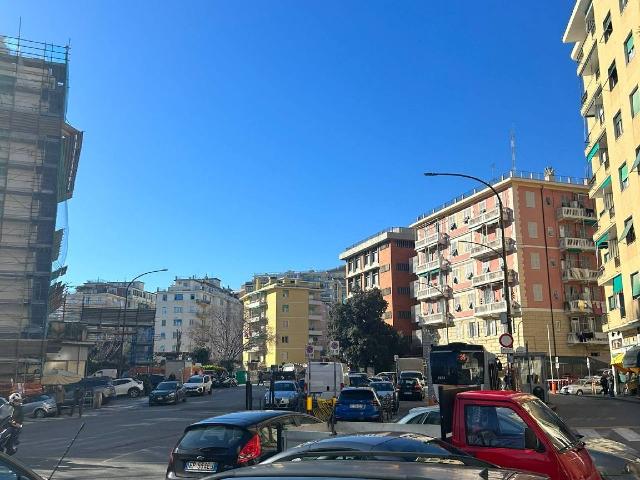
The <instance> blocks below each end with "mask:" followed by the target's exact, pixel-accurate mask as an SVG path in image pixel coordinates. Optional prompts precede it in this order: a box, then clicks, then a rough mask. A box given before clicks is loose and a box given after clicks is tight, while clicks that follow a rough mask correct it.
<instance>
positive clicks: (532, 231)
mask: <svg viewBox="0 0 640 480" xmlns="http://www.w3.org/2000/svg"><path fill="white" fill-rule="evenodd" d="M527 229H528V230H529V238H538V224H537V223H536V222H529V223H528V224H527Z"/></svg>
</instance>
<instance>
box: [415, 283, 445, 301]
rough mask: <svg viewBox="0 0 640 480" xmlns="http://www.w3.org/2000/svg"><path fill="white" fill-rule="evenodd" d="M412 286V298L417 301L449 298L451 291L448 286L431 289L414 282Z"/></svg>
mask: <svg viewBox="0 0 640 480" xmlns="http://www.w3.org/2000/svg"><path fill="white" fill-rule="evenodd" d="M414 285H415V287H414V290H415V292H414V296H415V298H416V300H418V301H420V300H429V299H432V298H440V297H446V298H449V297H451V293H452V290H451V287H450V286H448V285H443V286H435V287H432V286H428V285H420V284H419V282H415V284H414Z"/></svg>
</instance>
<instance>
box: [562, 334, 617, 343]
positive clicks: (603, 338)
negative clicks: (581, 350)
mask: <svg viewBox="0 0 640 480" xmlns="http://www.w3.org/2000/svg"><path fill="white" fill-rule="evenodd" d="M567 343H568V344H569V345H579V344H585V343H586V344H596V345H608V344H609V337H608V336H607V334H606V333H603V332H577V333H576V332H569V333H568V334H567Z"/></svg>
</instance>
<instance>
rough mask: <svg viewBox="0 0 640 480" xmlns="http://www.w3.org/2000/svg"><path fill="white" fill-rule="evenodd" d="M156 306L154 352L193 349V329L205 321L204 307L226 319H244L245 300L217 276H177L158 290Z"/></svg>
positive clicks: (164, 352) (231, 320) (233, 320)
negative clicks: (221, 283) (163, 288)
mask: <svg viewBox="0 0 640 480" xmlns="http://www.w3.org/2000/svg"><path fill="white" fill-rule="evenodd" d="M155 308H156V325H155V340H154V352H155V353H157V354H160V355H162V354H168V353H175V354H177V353H190V352H193V350H194V348H195V346H196V345H195V342H194V338H193V335H191V331H192V330H193V329H194V328H195V327H196V326H197V325H198V323H201V322H202V321H203V317H202V316H201V315H200V314H201V313H202V311H203V309H204V308H209V309H213V310H215V313H216V314H219V315H221V316H222V318H223V319H224V320H225V321H228V322H234V323H237V324H238V325H239V324H241V323H242V302H240V300H239V299H238V298H237V296H236V294H235V293H234V292H233V291H232V290H231V289H229V288H224V287H222V286H221V285H220V280H219V279H218V278H206V277H205V278H195V277H189V278H178V277H176V279H175V280H174V282H173V284H172V285H171V286H170V287H169V288H167V289H166V290H158V291H157V292H156V307H155ZM204 321H207V318H206V317H205V318H204ZM212 353H215V352H212Z"/></svg>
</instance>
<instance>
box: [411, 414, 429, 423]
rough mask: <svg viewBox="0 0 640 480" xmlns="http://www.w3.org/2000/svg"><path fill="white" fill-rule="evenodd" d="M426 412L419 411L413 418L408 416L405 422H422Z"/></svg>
mask: <svg viewBox="0 0 640 480" xmlns="http://www.w3.org/2000/svg"><path fill="white" fill-rule="evenodd" d="M426 415H427V414H426V413H419V414H418V415H416V416H415V417H413V418H410V419H409V420H408V421H407V423H411V424H419V423H422V421H423V420H424V418H425V417H426Z"/></svg>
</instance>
